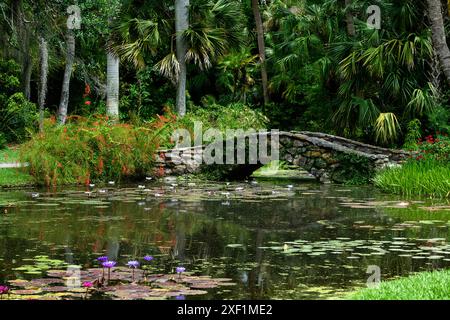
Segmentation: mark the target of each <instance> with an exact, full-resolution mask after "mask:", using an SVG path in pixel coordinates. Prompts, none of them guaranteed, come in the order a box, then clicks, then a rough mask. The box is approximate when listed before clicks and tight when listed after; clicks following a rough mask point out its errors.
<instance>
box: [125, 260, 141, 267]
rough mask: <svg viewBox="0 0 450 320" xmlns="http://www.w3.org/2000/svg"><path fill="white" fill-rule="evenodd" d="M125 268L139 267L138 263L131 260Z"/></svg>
mask: <svg viewBox="0 0 450 320" xmlns="http://www.w3.org/2000/svg"><path fill="white" fill-rule="evenodd" d="M127 266H129V267H130V268H135V269H136V268H137V267H139V261H136V260H133V261H128V263H127Z"/></svg>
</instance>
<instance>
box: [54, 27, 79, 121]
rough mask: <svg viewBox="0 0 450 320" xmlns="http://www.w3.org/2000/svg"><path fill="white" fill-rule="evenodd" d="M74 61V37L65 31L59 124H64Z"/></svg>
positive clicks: (68, 31)
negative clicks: (64, 59)
mask: <svg viewBox="0 0 450 320" xmlns="http://www.w3.org/2000/svg"><path fill="white" fill-rule="evenodd" d="M74 60H75V36H74V33H73V31H72V30H71V29H68V30H67V56H66V69H65V70H64V79H63V85H62V90H61V100H60V102H59V110H58V121H59V123H60V124H64V123H66V118H67V107H68V105H69V93H70V78H71V77H72V67H73V62H74Z"/></svg>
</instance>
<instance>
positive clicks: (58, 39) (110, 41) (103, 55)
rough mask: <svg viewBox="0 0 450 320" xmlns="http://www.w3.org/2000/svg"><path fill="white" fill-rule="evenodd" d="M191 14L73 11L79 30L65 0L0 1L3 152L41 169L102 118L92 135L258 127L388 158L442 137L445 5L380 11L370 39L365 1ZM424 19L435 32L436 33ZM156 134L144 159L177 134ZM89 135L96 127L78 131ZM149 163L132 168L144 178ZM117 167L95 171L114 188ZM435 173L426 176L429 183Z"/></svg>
mask: <svg viewBox="0 0 450 320" xmlns="http://www.w3.org/2000/svg"><path fill="white" fill-rule="evenodd" d="M187 3H188V1H182V0H173V1H145V2H142V1H133V0H123V1H119V0H102V1H92V0H83V1H77V2H76V3H75V4H76V5H77V6H78V8H79V9H80V12H79V14H80V18H81V20H77V19H78V18H77V14H78V13H77V10H74V9H73V8H72V9H70V10H68V7H69V6H70V5H73V3H72V2H71V1H68V0H61V1H52V2H48V1H27V0H9V1H1V2H0V6H1V9H2V12H3V15H2V19H1V20H0V29H1V33H0V42H1V44H2V46H1V49H0V120H1V121H0V147H2V146H4V145H5V144H7V143H22V142H24V141H26V140H27V139H29V138H30V137H32V140H31V142H29V143H27V147H26V148H25V150H27V151H28V153H24V158H25V159H27V160H30V161H32V162H33V163H35V162H36V161H38V160H39V161H40V160H42V159H40V158H39V157H37V155H38V154H39V152H38V150H40V148H44V146H47V147H48V148H47V147H45V148H44V149H45V150H47V151H49V152H50V150H52V152H53V151H55V150H53V149H52V148H71V146H70V145H68V146H66V147H62V146H53V144H55V143H57V142H58V141H59V140H60V138H61V137H60V134H61V132H64V131H63V130H67V132H68V135H77V134H78V132H76V130H77V129H75V127H76V126H75V125H74V124H73V123H72V122H71V121H68V120H70V119H74V117H75V116H76V117H79V116H80V117H84V118H90V119H92V118H93V117H95V116H96V115H97V116H102V117H106V116H108V117H109V119H110V121H108V124H106V125H105V126H103V127H102V128H108V130H109V129H111V130H116V128H117V127H120V125H118V124H115V123H116V121H117V120H119V121H120V123H122V124H124V123H127V124H130V125H131V126H133V128H130V130H131V132H138V131H139V130H140V128H141V127H142V126H141V125H142V124H145V123H154V122H156V121H158V120H159V119H160V118H159V117H158V115H160V116H163V115H164V113H166V112H169V113H171V114H177V116H178V117H179V120H177V121H176V122H177V123H178V122H180V123H181V124H183V121H185V120H182V117H183V116H185V115H186V117H187V118H188V119H189V118H190V117H191V118H192V117H194V118H200V120H202V121H207V123H212V122H214V125H216V126H219V127H220V128H222V129H225V128H228V127H235V126H236V125H240V126H241V127H242V126H247V127H251V126H252V127H261V125H262V124H263V126H265V127H272V128H278V129H283V130H311V131H322V132H326V133H332V134H339V135H343V136H345V137H349V138H353V139H357V140H360V141H363V142H367V143H372V144H378V145H382V146H387V147H395V148H400V147H402V146H405V147H407V148H412V149H414V148H417V142H418V139H419V138H424V137H425V136H429V135H432V136H433V138H436V137H437V136H436V135H435V133H436V132H439V134H440V135H443V134H447V133H449V130H450V124H449V123H450V122H449V121H450V108H449V103H448V97H449V94H450V91H449V88H448V83H447V82H446V81H448V79H449V77H447V72H446V70H450V69H449V68H448V64H447V63H446V61H445V59H444V58H445V57H444V54H443V53H442V52H441V50H443V49H445V47H446V44H445V43H444V44H443V43H440V42H439V41H438V39H440V38H439V35H440V33H441V32H445V30H444V29H443V28H444V27H445V25H446V23H447V21H448V17H447V15H446V14H442V15H441V16H440V13H439V12H440V11H439V9H442V10H441V11H442V13H444V12H446V11H445V10H444V9H446V7H447V4H446V3H444V2H442V3H441V2H439V1H437V0H429V1H424V2H422V1H420V2H412V1H406V0H384V1H378V2H377V5H378V6H379V7H380V12H381V16H380V17H379V21H378V22H379V23H380V28H379V29H378V28H373V27H372V25H371V24H369V23H368V22H369V21H371V19H372V18H373V15H372V13H371V12H368V11H367V9H368V8H369V6H371V5H373V3H372V1H368V0H367V1H366V0H354V1H345V2H344V1H336V0H322V1H319V0H271V1H264V2H258V1H254V0H253V1H250V0H245V1H239V0H191V1H190V2H189V6H188V7H186V4H187ZM437 5H439V7H436V6H437ZM185 8H187V9H188V12H185V11H184V9H185ZM436 8H437V9H436ZM437 10H438V11H437ZM424 12H428V15H424V14H423V13H424ZM69 15H70V17H71V19H72V20H70V19H69V22H70V23H72V24H73V26H72V27H71V28H68V25H67V20H68V17H69ZM431 16H433V17H437V18H439V17H440V18H441V20H442V19H443V24H442V25H440V24H439V23H432V21H436V20H435V19H433V20H432V19H430V17H431ZM438 20H439V19H438ZM78 22H80V28H78V27H76V24H77V23H78ZM438 22H439V21H438ZM444 24H445V25H444ZM74 26H75V27H74ZM230 110H235V112H234V111H230ZM236 110H237V111H236ZM233 112H234V114H233V115H231V113H233ZM227 115H228V116H229V118H228V119H227ZM51 116H54V117H55V119H56V121H57V122H58V125H60V124H63V123H66V122H68V124H67V126H66V127H65V129H63V128H58V127H52V126H44V122H46V123H48V122H49V121H50V120H49V119H50V117H51ZM210 118H214V120H211V119H210ZM239 118H240V119H245V124H242V123H239V121H236V119H239ZM44 119H47V120H46V121H44ZM252 121H254V122H252ZM93 123H94V122H93V121H87V122H83V125H82V126H89V125H92V124H93ZM135 125H136V127H134V126H135ZM143 127H146V125H143ZM165 127H167V128H168V129H167V130H166V132H167V134H166V135H165V136H164V135H163V136H164V137H162V136H161V135H160V136H158V134H159V133H158V131H157V130H156V129H155V128H150V129H149V130H153V131H152V133H151V135H149V137H153V139H152V140H151V141H152V142H151V143H152V144H153V145H152V148H151V149H153V150H154V149H156V148H157V147H159V146H164V145H168V144H170V139H169V136H170V134H168V132H170V128H172V129H173V126H171V125H168V126H165ZM39 129H40V130H39ZM91 129H92V130H93V131H95V130H97V129H95V127H94V128H86V130H91ZM74 130H75V132H74ZM105 130H106V129H105ZM39 131H40V134H37V132H39ZM156 136H158V139H156V138H154V137H156ZM84 138H86V139H88V140H89V139H90V138H87V137H84ZM84 138H81V137H80V139H81V140H80V143H81V141H84V140H83V139H84ZM149 139H150V138H149ZM85 142H86V141H85ZM147 142H148V143H150V142H149V141H147ZM147 142H146V143H147ZM136 143H139V142H138V141H136ZM50 146H51V147H50ZM72 147H73V148H75V144H73V146H72ZM76 147H77V148H78V147H79V145H76ZM49 148H50V149H49ZM148 148H149V146H139V148H138V149H141V151H142V152H143V151H144V150H145V151H149V149H148ZM97 149H98V148H97V147H93V149H92V150H91V152H94V153H95V155H93V156H91V158H90V159H89V160H85V161H87V162H83V164H81V163H78V164H76V165H82V166H88V164H89V166H88V167H83V169H81V168H78V169H76V170H75V169H74V170H75V171H77V173H75V172H74V173H73V174H70V179H69V178H67V179H62V181H69V180H70V181H72V180H74V179H75V180H77V179H78V178H76V177H77V176H79V175H80V174H81V173H80V172H78V171H80V170H81V171H83V172H82V174H81V175H82V176H89V175H90V173H91V172H93V170H92V169H93V166H94V164H98V163H97V162H98V159H100V158H103V156H104V155H103V154H100V153H97V151H96V150H97ZM84 151H86V150H84ZM71 152H74V151H70V150H67V152H56V151H55V154H52V155H50V154H48V153H46V152H42V154H40V156H41V157H46V159H47V160H49V158H51V157H53V158H55V157H59V156H56V155H61V158H57V159H56V158H55V159H53V160H52V161H50V162H51V163H52V164H51V165H50V164H48V165H43V164H42V163H40V164H36V165H35V166H34V167H33V170H32V173H33V174H35V175H36V176H38V177H40V178H39V180H40V181H41V182H43V181H44V180H42V178H43V177H44V178H45V177H47V176H48V177H50V178H51V177H54V176H55V174H54V173H55V170H56V169H55V165H57V164H58V163H61V164H62V165H63V166H64V167H65V168H68V167H69V165H67V166H66V165H65V164H64V162H65V161H67V159H68V158H66V157H67V155H68V154H71ZM80 154H82V152H80ZM128 160H130V161H132V162H133V161H137V160H136V159H134V160H131V159H128ZM128 160H127V161H128ZM124 161H125V158H124ZM426 162H427V164H426V165H427V166H428V167H434V166H435V164H434V163H429V162H428V161H426ZM44 163H46V162H45V161H44ZM424 163H425V161H424V162H420V164H419V165H418V166H420V168H422V167H423V166H424V165H425V164H424ZM139 164H142V165H144V164H143V163H142V162H139ZM139 164H136V163H134V164H133V163H130V164H129V167H130V168H134V167H136V166H139ZM122 165H123V163H122ZM147 165H149V164H145V165H144V166H143V167H141V168H137V167H136V169H137V170H138V171H139V172H145V171H147V169H148V167H147ZM414 165H416V164H411V165H409V166H407V167H405V170H409V169H411V170H412V171H414V172H415V174H416V173H417V170H421V169H417V170H416V168H415V167H414ZM37 166H40V168H39V169H38V168H37ZM119 167H120V166H119V165H117V168H115V169H114V170H112V166H111V165H109V166H106V170H105V172H102V174H104V175H105V177H112V176H115V177H120V176H121V175H120V174H119V172H121V170H120V168H119ZM127 167H128V166H127ZM118 168H119V169H118ZM110 169H111V170H112V171H111V172H110V171H109V170H110ZM442 170H444V171H442ZM445 170H447V169H446V168H445V166H444V167H443V168H439V169H436V172H434V173H432V175H433V177H435V178H433V179H439V178H438V177H439V176H440V174H446V171H445ZM38 172H40V173H38ZM88 173H89V174H88ZM393 173H395V171H389V172H386V173H385V174H384V176H382V177H378V178H377V184H379V185H384V186H385V187H384V189H386V190H388V191H395V192H397V191H398V190H396V188H397V187H398V185H402V187H401V188H402V189H403V188H404V187H403V182H395V181H396V180H395V179H396V178H395V177H392V174H393ZM45 179H47V178H45ZM47 180H48V179H47ZM50 180H52V179H50ZM357 180H361V181H363V180H365V179H357ZM405 184H410V182H408V183H406V182H405ZM408 188H415V185H413V184H411V187H408ZM438 188H439V189H440V188H441V187H438ZM443 188H444V190H440V191H433V192H431V194H440V195H443V194H445V193H446V192H445V188H447V185H445V184H444V187H443ZM406 193H409V191H406ZM419 193H421V194H422V193H426V194H429V193H430V191H429V190H426V188H424V190H422V191H420V192H419Z"/></svg>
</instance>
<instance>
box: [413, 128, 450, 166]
mask: <svg viewBox="0 0 450 320" xmlns="http://www.w3.org/2000/svg"><path fill="white" fill-rule="evenodd" d="M417 144H418V145H419V154H418V155H417V156H416V160H424V159H434V160H437V161H443V162H445V163H448V162H450V138H449V137H448V134H444V133H441V132H436V134H435V135H428V136H426V137H425V139H419V141H418V143H417Z"/></svg>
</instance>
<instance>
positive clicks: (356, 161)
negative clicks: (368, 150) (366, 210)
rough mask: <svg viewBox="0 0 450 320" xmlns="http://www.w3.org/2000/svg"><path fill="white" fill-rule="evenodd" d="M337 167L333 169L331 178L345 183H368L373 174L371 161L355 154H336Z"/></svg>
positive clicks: (373, 169)
mask: <svg viewBox="0 0 450 320" xmlns="http://www.w3.org/2000/svg"><path fill="white" fill-rule="evenodd" d="M336 160H337V161H339V167H338V168H336V169H335V170H334V171H333V174H332V177H331V178H332V180H333V181H335V182H339V183H344V184H347V185H364V184H369V183H370V182H371V180H372V178H373V177H374V176H375V168H374V166H373V164H372V163H371V161H370V160H369V159H367V158H365V157H361V156H358V155H355V154H344V153H342V154H338V155H336Z"/></svg>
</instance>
